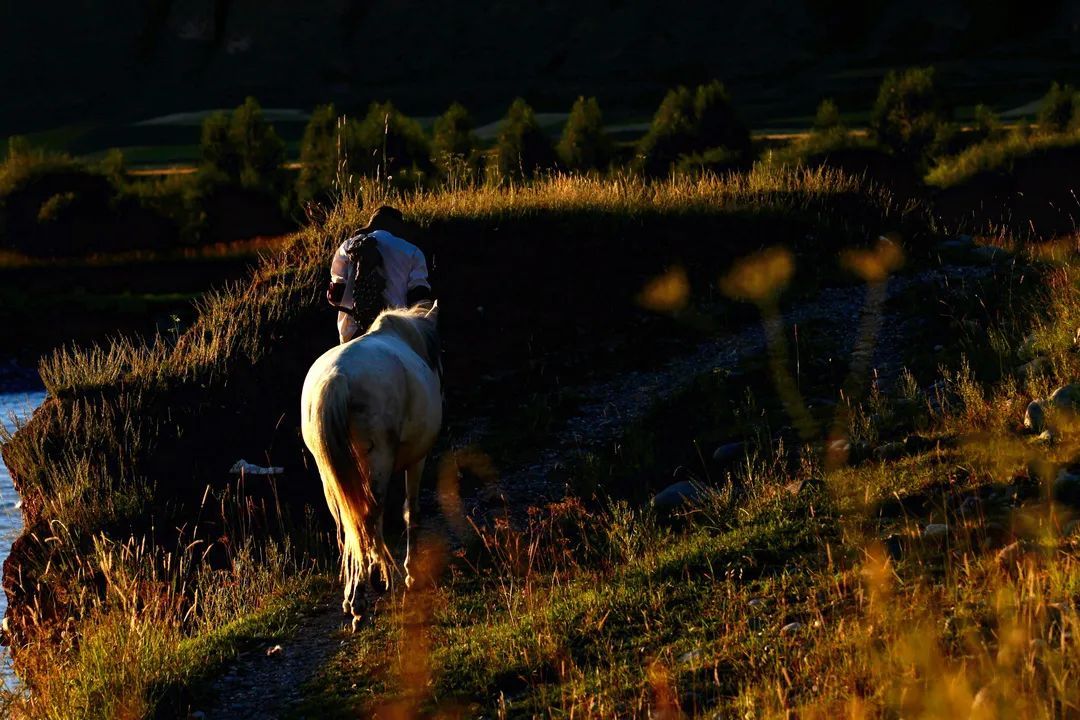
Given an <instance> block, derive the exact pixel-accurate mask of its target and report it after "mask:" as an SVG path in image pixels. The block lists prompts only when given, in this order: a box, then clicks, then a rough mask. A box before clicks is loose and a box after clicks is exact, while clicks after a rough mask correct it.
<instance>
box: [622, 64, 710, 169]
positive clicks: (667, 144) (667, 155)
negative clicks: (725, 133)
mask: <svg viewBox="0 0 1080 720" xmlns="http://www.w3.org/2000/svg"><path fill="white" fill-rule="evenodd" d="M695 125H696V123H695V121H694V96H693V95H692V94H691V93H690V90H688V89H687V88H686V87H684V86H682V85H680V86H679V87H677V88H675V89H673V90H669V91H668V93H667V95H665V96H664V99H663V100H662V101H661V102H660V107H658V108H657V109H656V114H655V115H653V119H652V123H651V124H650V125H649V130H648V132H646V133H645V135H644V137H642V138H641V140H640V141H639V142H638V147H637V153H636V154H637V165H638V167H639V168H640V169H641V170H644V171H645V172H646V173H647V174H649V175H662V174H664V173H666V172H668V170H670V169H671V166H672V164H673V163H674V162H675V161H676V160H678V158H679V156H680V155H683V154H685V153H689V152H692V151H693V150H694V145H695V140H696V136H697V128H696V127H695Z"/></svg>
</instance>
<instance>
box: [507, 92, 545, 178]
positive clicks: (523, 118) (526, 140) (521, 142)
mask: <svg viewBox="0 0 1080 720" xmlns="http://www.w3.org/2000/svg"><path fill="white" fill-rule="evenodd" d="M495 158H496V159H495V165H496V170H497V172H498V174H499V177H500V178H502V179H506V180H515V181H521V180H525V179H528V178H531V177H534V176H535V175H536V174H537V173H538V172H541V171H543V170H547V169H549V168H551V167H553V166H554V165H555V151H554V149H553V148H552V146H551V140H550V139H549V138H548V136H547V135H546V134H545V133H544V131H543V130H542V129H541V128H540V124H539V123H538V122H537V121H536V114H535V113H534V112H533V109H532V108H531V107H529V104H528V103H527V102H525V100H524V99H522V98H517V99H516V100H514V102H512V103H511V104H510V109H509V110H507V112H506V117H505V118H503V122H502V127H501V128H500V129H499V136H498V139H497V140H496V142H495Z"/></svg>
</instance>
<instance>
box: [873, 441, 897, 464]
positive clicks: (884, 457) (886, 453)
mask: <svg viewBox="0 0 1080 720" xmlns="http://www.w3.org/2000/svg"><path fill="white" fill-rule="evenodd" d="M903 455H904V443H902V442H888V443H885V444H884V445H879V446H878V447H876V448H874V459H876V460H881V461H882V462H886V461H889V460H896V459H897V458H900V457H903Z"/></svg>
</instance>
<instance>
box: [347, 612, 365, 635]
mask: <svg viewBox="0 0 1080 720" xmlns="http://www.w3.org/2000/svg"><path fill="white" fill-rule="evenodd" d="M363 622H364V616H363V615H353V616H352V625H351V627H350V630H351V631H352V632H356V631H357V630H359V629H360V625H362V624H363Z"/></svg>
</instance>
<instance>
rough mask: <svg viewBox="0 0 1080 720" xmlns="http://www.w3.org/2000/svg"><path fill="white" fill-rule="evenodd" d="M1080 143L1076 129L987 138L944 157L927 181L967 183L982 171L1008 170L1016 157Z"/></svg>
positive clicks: (947, 184)
mask: <svg viewBox="0 0 1080 720" xmlns="http://www.w3.org/2000/svg"><path fill="white" fill-rule="evenodd" d="M1077 144H1080V135H1078V134H1077V133H1076V132H1075V131H1073V132H1067V133H1060V134H1037V133H1030V132H1029V133H1026V134H1024V133H1019V132H1011V133H1009V134H1008V135H1006V136H1005V137H1004V138H1002V139H992V140H986V141H984V142H982V143H979V144H977V145H973V146H972V147H970V148H968V149H967V150H964V151H963V152H961V153H960V154H959V155H955V156H951V157H946V158H942V159H941V161H940V162H939V163H938V164H937V165H936V166H935V167H934V168H933V169H931V170H930V172H929V173H928V174H927V176H926V182H927V184H929V185H934V186H936V187H941V188H947V187H953V186H956V185H960V184H962V183H964V182H967V181H968V180H970V179H971V178H973V177H974V176H976V175H978V174H980V173H987V172H1000V173H1008V172H1009V171H1011V169H1012V164H1013V163H1014V162H1016V160H1018V159H1020V158H1023V157H1025V156H1028V155H1032V154H1034V153H1038V152H1043V151H1048V150H1056V149H1062V148H1071V147H1075V146H1076V145H1077Z"/></svg>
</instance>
